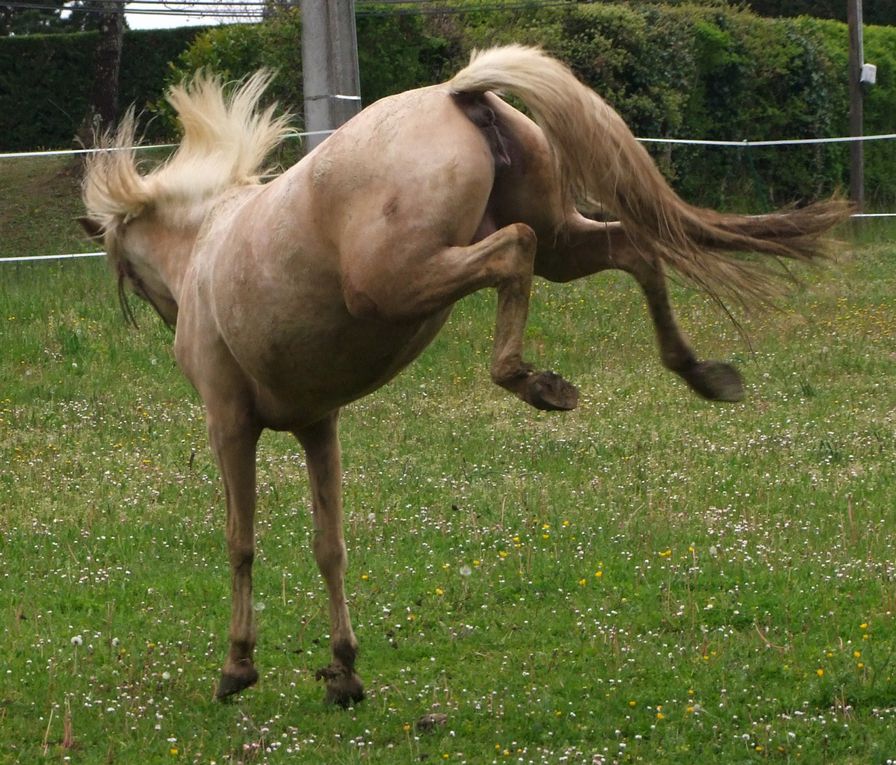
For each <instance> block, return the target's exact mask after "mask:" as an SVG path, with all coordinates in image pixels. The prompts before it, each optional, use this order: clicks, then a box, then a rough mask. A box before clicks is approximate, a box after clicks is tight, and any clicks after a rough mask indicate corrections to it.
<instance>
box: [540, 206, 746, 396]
mask: <svg viewBox="0 0 896 765" xmlns="http://www.w3.org/2000/svg"><path fill="white" fill-rule="evenodd" d="M610 268H618V269H620V270H622V271H625V272H627V273H629V274H631V275H632V276H633V277H634V278H635V280H636V281H637V282H638V285H639V286H640V287H641V290H642V291H643V293H644V297H645V298H646V300H647V308H648V310H649V312H650V317H651V319H652V320H653V326H654V330H655V332H656V339H657V344H658V345H659V350H660V358H661V360H662V362H663V366H665V367H666V368H667V369H670V370H672V371H673V372H675V373H676V374H677V375H679V376H680V377H681V378H682V379H683V380H684V381H685V382H686V383H687V384H688V385H689V386H690V387H691V388H692V389H693V390H694V391H695V392H696V393H698V394H700V395H701V396H703V397H704V398H707V399H710V400H714V401H740V400H741V399H742V398H743V396H744V387H743V381H742V379H741V376H740V373H739V372H738V371H737V369H735V368H734V367H733V366H732V365H730V364H726V363H725V362H721V361H698V359H697V356H696V354H695V353H694V349H693V348H692V347H691V345H690V343H689V342H688V340H687V338H686V337H685V335H684V333H683V332H682V331H681V329H680V327H679V326H678V322H677V321H676V320H675V314H674V313H673V311H672V306H671V304H670V303H669V294H668V292H667V290H666V278H665V274H664V271H663V265H662V263H661V262H660V260H659V258H652V259H650V258H649V253H648V254H642V253H640V252H638V251H637V250H636V249H635V248H634V246H633V245H632V244H631V242H630V240H629V238H628V237H627V236H626V234H625V232H624V231H623V230H622V226H621V225H620V224H618V223H598V222H595V221H591V220H587V219H585V218H582V217H579V216H575V217H573V218H571V219H570V220H569V221H568V222H567V224H566V226H565V227H564V228H563V229H562V230H561V232H560V234H559V236H558V237H557V240H556V244H555V245H554V247H553V248H544V250H543V251H542V250H540V251H539V253H538V258H537V260H536V264H535V273H537V274H539V275H540V276H543V277H545V278H546V279H549V280H551V281H559V282H564V281H571V280H572V279H578V278H581V277H583V276H590V275H591V274H594V273H597V272H599V271H604V270H606V269H610Z"/></svg>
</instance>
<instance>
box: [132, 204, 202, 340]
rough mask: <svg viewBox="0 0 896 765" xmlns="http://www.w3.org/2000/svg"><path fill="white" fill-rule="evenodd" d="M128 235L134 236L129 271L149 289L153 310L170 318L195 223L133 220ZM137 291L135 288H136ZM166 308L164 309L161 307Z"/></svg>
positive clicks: (195, 231)
mask: <svg viewBox="0 0 896 765" xmlns="http://www.w3.org/2000/svg"><path fill="white" fill-rule="evenodd" d="M132 225H133V230H132V232H130V233H129V236H132V237H134V240H132V244H133V245H136V246H133V247H131V248H128V250H129V253H128V254H129V257H128V260H129V261H130V266H131V268H132V270H133V272H134V273H133V275H132V276H134V277H136V278H137V279H139V281H140V282H141V285H142V288H143V290H144V291H146V292H148V293H150V294H149V295H148V297H149V298H151V299H152V302H153V304H154V305H156V308H157V310H159V312H160V313H162V314H163V316H165V318H166V320H168V321H169V322H171V319H172V317H171V316H170V315H167V314H170V313H172V312H173V313H174V314H175V315H176V312H177V306H178V305H179V304H180V302H181V290H182V288H183V282H184V275H185V274H186V272H187V268H188V267H189V264H190V257H191V253H192V251H193V246H194V245H195V243H196V237H197V235H198V232H199V225H198V223H197V224H194V225H184V224H183V221H177V222H176V223H175V224H170V223H168V224H166V223H161V222H159V221H157V220H146V221H144V222H136V221H135V223H134V224H132ZM138 291H139V290H138ZM166 306H167V307H168V308H169V309H170V310H167V311H166V310H165V307H166Z"/></svg>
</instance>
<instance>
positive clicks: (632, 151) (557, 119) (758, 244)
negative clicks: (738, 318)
mask: <svg viewBox="0 0 896 765" xmlns="http://www.w3.org/2000/svg"><path fill="white" fill-rule="evenodd" d="M448 84H449V85H450V86H451V88H452V89H453V90H455V91H456V92H483V91H488V90H493V91H499V92H507V93H511V94H513V95H514V96H516V97H518V98H520V99H521V100H522V101H523V102H524V103H525V104H526V106H527V107H528V108H529V109H530V110H531V111H532V113H533V116H534V117H535V121H536V122H537V123H538V125H539V127H540V128H541V129H542V131H543V132H544V134H545V135H546V137H547V139H548V142H549V144H550V145H551V147H552V150H553V152H554V157H555V161H556V165H557V170H558V173H559V177H560V182H561V189H562V191H563V193H564V194H565V195H566V196H567V199H566V200H565V201H566V202H567V203H568V205H572V204H573V203H579V204H581V205H585V206H591V207H594V206H596V205H599V206H600V207H602V208H605V209H606V210H608V211H609V212H611V213H612V214H614V215H616V216H618V218H619V219H620V221H622V224H623V226H624V228H625V230H626V231H627V232H628V235H629V237H630V238H631V239H632V240H633V242H634V243H635V244H636V245H638V246H639V247H640V248H641V249H642V250H643V251H644V252H645V253H649V252H651V251H652V252H655V253H657V254H658V255H659V256H660V257H661V258H662V259H663V260H664V261H665V262H667V263H668V264H669V265H671V266H672V267H673V268H674V269H676V270H677V271H678V272H679V273H681V274H682V275H684V276H686V277H687V278H689V279H690V280H692V281H693V282H695V283H696V284H697V285H699V286H700V287H702V288H703V289H705V290H706V291H707V292H709V294H710V295H712V296H713V297H714V298H716V299H721V298H723V297H727V298H734V299H735V300H738V301H741V302H744V301H754V300H757V299H758V300H759V301H765V300H768V299H770V298H772V297H774V296H775V295H776V294H777V293H778V292H779V286H778V279H777V278H775V277H777V276H778V275H779V274H778V272H777V271H771V270H769V269H767V268H764V267H763V266H762V265H761V264H757V263H755V262H751V261H743V260H738V259H734V258H732V257H730V256H727V255H725V254H723V253H724V252H731V251H735V252H743V251H753V252H759V253H764V254H767V255H772V256H778V257H782V258H792V259H796V260H803V261H807V260H811V259H813V258H815V257H817V256H818V255H819V253H820V250H821V249H822V241H821V240H822V235H823V234H824V233H825V232H827V231H828V230H829V229H830V228H831V227H832V226H834V225H836V224H837V223H839V222H841V221H843V220H844V219H845V218H846V217H847V216H848V214H849V212H850V206H849V205H848V204H847V203H846V202H843V201H841V200H837V199H833V200H829V201H826V202H819V203H816V204H812V205H809V206H806V207H802V208H799V209H790V210H785V211H782V212H776V213H772V214H769V215H762V216H744V215H734V214H724V213H718V212H715V211H713V210H707V209H703V208H698V207H694V206H692V205H690V204H688V203H686V202H685V201H683V200H682V199H681V198H680V197H679V196H678V195H677V194H676V193H675V192H674V191H673V190H672V188H671V187H670V186H669V184H668V183H667V182H666V180H665V179H664V178H663V176H662V174H661V173H660V171H659V169H658V168H657V167H656V165H655V164H654V162H653V160H652V159H651V158H650V155H649V154H648V153H647V151H646V150H645V149H644V147H643V146H641V144H640V143H639V142H638V140H637V139H636V138H635V137H634V135H632V133H631V131H630V130H629V129H628V127H627V126H626V124H625V122H624V121H623V120H622V118H621V117H620V116H619V115H618V114H617V113H616V112H615V111H614V110H613V109H612V108H611V107H610V106H609V105H608V104H607V103H606V102H605V101H604V100H603V99H602V98H601V97H600V96H598V95H597V94H596V93H595V92H594V91H592V90H590V89H589V88H587V87H585V86H584V85H582V83H580V82H579V81H578V80H577V79H576V77H575V76H574V75H573V73H572V72H571V71H570V70H569V69H568V68H567V67H566V66H565V65H564V64H562V63H560V62H559V61H557V60H556V59H553V58H551V57H550V56H547V55H546V54H545V53H543V52H541V51H540V50H538V49H535V48H526V47H522V46H518V45H511V46H507V47H501V48H492V49H490V50H486V51H482V52H478V53H474V54H473V57H472V59H471V61H470V64H469V66H467V67H466V68H464V69H463V70H461V71H460V72H458V74H457V75H455V77H454V78H453V79H452V80H451V81H450V82H449V83H448ZM784 272H785V273H786V269H785V271H784Z"/></svg>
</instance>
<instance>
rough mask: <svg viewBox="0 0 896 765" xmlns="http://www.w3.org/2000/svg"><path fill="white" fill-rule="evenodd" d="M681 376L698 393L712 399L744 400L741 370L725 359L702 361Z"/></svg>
mask: <svg viewBox="0 0 896 765" xmlns="http://www.w3.org/2000/svg"><path fill="white" fill-rule="evenodd" d="M681 376H682V377H683V378H684V379H685V382H687V384H688V385H690V386H691V388H692V389H693V390H694V391H695V392H696V393H699V394H700V395H701V396H703V398H706V399H709V400H710V401H732V402H734V401H742V400H743V398H744V395H745V392H744V381H743V378H742V377H741V376H740V372H738V371H737V369H736V368H735V367H733V366H732V365H731V364H726V363H725V362H723V361H701V362H700V363H698V364H695V365H694V366H692V367H690V368H689V369H688V370H686V371H684V372H682V373H681Z"/></svg>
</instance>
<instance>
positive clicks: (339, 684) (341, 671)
mask: <svg viewBox="0 0 896 765" xmlns="http://www.w3.org/2000/svg"><path fill="white" fill-rule="evenodd" d="M315 678H316V679H317V680H324V681H326V683H327V695H326V698H325V701H326V703H327V704H336V705H338V706H340V707H342V708H343V709H348V707H350V706H352V705H353V704H357V703H358V702H360V701H363V700H364V684H363V683H362V682H361V678H360V677H358V676H357V675H356V674H355V673H354V672H352V671H350V670H347V669H345V668H344V667H333V666H329V667H324V668H323V669H319V670H317V672H316V673H315Z"/></svg>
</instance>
